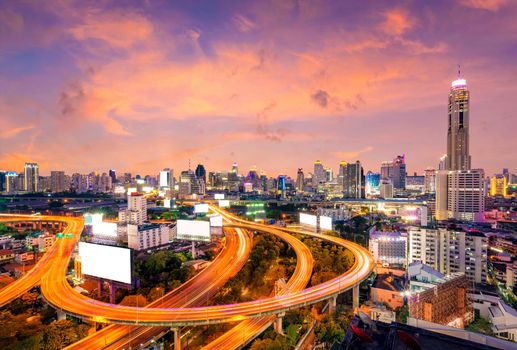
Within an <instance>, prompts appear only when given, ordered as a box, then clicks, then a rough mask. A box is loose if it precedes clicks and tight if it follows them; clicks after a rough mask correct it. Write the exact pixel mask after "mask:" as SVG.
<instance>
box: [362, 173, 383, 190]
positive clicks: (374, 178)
mask: <svg viewBox="0 0 517 350" xmlns="http://www.w3.org/2000/svg"><path fill="white" fill-rule="evenodd" d="M380 185H381V174H380V173H374V172H371V171H368V173H367V174H366V184H365V192H366V195H378V194H379V193H380Z"/></svg>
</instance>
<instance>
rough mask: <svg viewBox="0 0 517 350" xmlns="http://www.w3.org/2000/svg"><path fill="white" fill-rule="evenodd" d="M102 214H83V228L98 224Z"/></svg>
mask: <svg viewBox="0 0 517 350" xmlns="http://www.w3.org/2000/svg"><path fill="white" fill-rule="evenodd" d="M103 215H104V214H100V213H99V214H89V213H87V214H84V215H83V216H84V225H85V226H93V225H95V224H99V223H101V222H102V217H103Z"/></svg>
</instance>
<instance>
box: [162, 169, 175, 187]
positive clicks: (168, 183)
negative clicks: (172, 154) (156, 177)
mask: <svg viewBox="0 0 517 350" xmlns="http://www.w3.org/2000/svg"><path fill="white" fill-rule="evenodd" d="M172 176H173V172H172V170H171V169H169V168H165V169H163V170H162V171H160V188H162V189H165V188H171V187H172V185H173V184H172Z"/></svg>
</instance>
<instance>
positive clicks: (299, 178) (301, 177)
mask: <svg viewBox="0 0 517 350" xmlns="http://www.w3.org/2000/svg"><path fill="white" fill-rule="evenodd" d="M304 181H305V176H304V175H303V169H302V168H298V173H297V174H296V190H297V191H299V192H302V191H303V186H304Z"/></svg>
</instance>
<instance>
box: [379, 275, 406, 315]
mask: <svg viewBox="0 0 517 350" xmlns="http://www.w3.org/2000/svg"><path fill="white" fill-rule="evenodd" d="M405 289H406V288H405V284H404V279H403V278H401V277H398V276H395V275H392V274H383V275H377V278H376V279H375V281H374V282H373V284H372V287H371V290H370V298H371V300H372V301H373V302H374V303H384V304H386V305H387V306H388V307H390V308H391V309H393V310H395V309H397V308H399V307H401V306H403V305H404V292H405Z"/></svg>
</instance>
